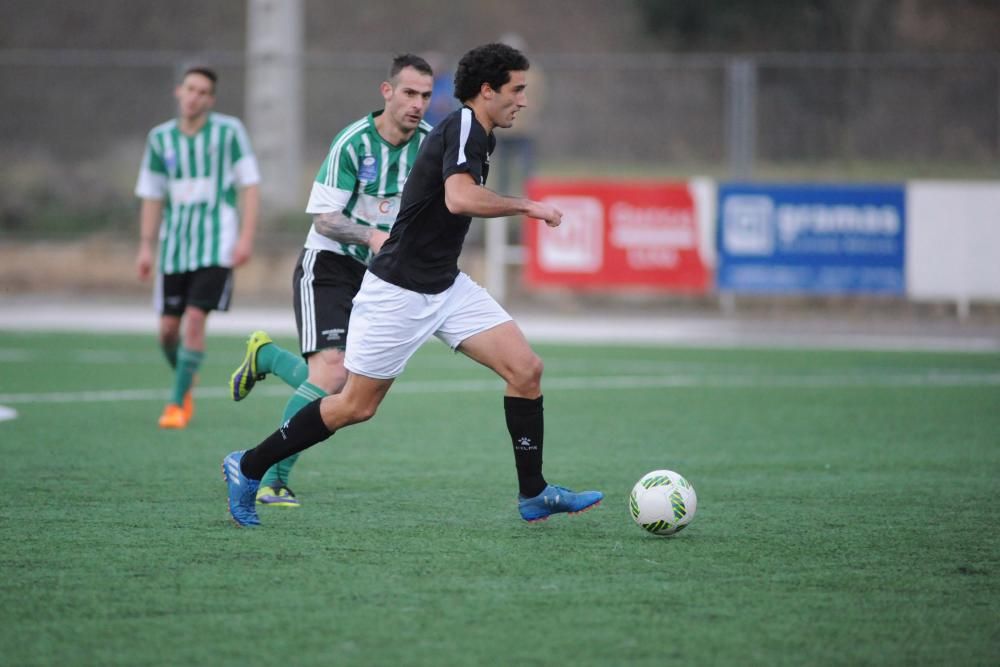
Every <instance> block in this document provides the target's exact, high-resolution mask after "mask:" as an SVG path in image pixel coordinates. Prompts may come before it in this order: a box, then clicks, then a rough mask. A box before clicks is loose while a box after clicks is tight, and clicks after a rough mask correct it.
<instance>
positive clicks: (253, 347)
mask: <svg viewBox="0 0 1000 667" xmlns="http://www.w3.org/2000/svg"><path fill="white" fill-rule="evenodd" d="M272 342H273V341H272V340H271V337H270V336H268V335H267V334H266V333H264V332H263V331H254V332H253V333H252V334H250V338H248V339H247V353H246V355H245V356H244V357H243V363H241V364H240V365H239V367H238V368H237V369H236V370H235V371H233V374H232V375H231V376H230V378H229V394H230V395H231V396H232V397H233V400H234V401H242V400H243V399H244V398H246V397H247V395H249V394H250V390H251V389H253V386H254V385H255V384H256V383H257V382H258V381H259V380H263V379H264V378H265V377H267V373H262V372H261V371H260V369H259V368H257V352H259V351H260V348H262V347H264V346H265V345H270V344H271V343H272Z"/></svg>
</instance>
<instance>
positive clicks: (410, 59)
mask: <svg viewBox="0 0 1000 667" xmlns="http://www.w3.org/2000/svg"><path fill="white" fill-rule="evenodd" d="M432 88H433V71H432V70H431V66H430V65H429V64H428V63H427V61H425V60H424V59H423V58H421V57H419V56H415V55H413V54H404V55H400V56H397V57H396V58H395V59H393V61H392V65H391V67H390V69H389V77H388V79H387V80H386V81H383V82H382V85H381V87H380V90H381V93H382V98H383V100H384V106H383V108H382V110H380V111H374V112H372V113H370V114H368V115H367V116H365V117H364V118H361V119H360V120H358V121H355V122H354V123H351V124H350V125H348V126H347V127H346V128H344V129H343V130H342V131H341V132H340V134H338V135H337V136H336V138H334V140H333V143H332V144H331V146H330V152H329V154H328V155H327V158H326V160H325V161H324V162H323V164H322V165H321V166H320V169H319V172H318V173H317V174H316V180H315V182H313V186H312V192H311V194H310V195H309V203H308V205H307V206H306V212H307V213H312V214H313V225H312V229H310V231H309V235H308V236H307V237H306V242H305V248H304V249H303V250H302V253H301V254H300V255H299V261H298V263H297V264H296V266H295V272H294V276H293V290H294V294H295V324H296V326H297V328H298V332H299V349H300V350H301V352H302V356H303V357H305V358H306V360H307V362H308V368H307V366H306V363H305V362H303V361H302V358H301V357H299V356H298V355H294V354H292V353H291V352H289V351H287V350H284V349H282V348H281V347H279V346H277V345H275V344H274V343H273V342H272V341H271V338H270V337H269V336H268V335H267V334H266V333H265V332H263V331H257V332H254V333H253V334H251V336H250V339H249V341H248V343H247V351H246V356H245V358H244V360H243V363H242V364H241V365H240V367H239V368H237V369H236V371H235V372H234V373H233V375H232V378H231V380H230V391H231V394H232V397H233V400H236V401H239V400H242V399H243V398H245V397H246V395H247V394H248V393H249V392H250V390H251V389H252V388H253V385H254V383H255V382H256V381H257V380H260V379H263V378H264V377H266V376H267V374H268V373H274V374H275V375H277V376H279V377H280V378H281V379H282V380H284V381H285V382H286V383H288V384H289V385H290V386H292V387H293V388H295V393H294V394H293V395H292V397H291V398H290V399H289V400H288V403H287V405H286V406H285V411H284V414H283V415H282V418H281V421H282V423H284V422H285V421H287V420H288V419H290V418H291V417H292V415H294V414H295V413H296V412H298V411H299V410H300V409H301V408H302V407H303V406H305V405H307V404H308V403H310V402H312V401H313V400H315V399H317V398H320V397H322V396H326V395H327V394H335V393H337V392H339V391H340V390H341V389H342V388H343V386H344V382H345V381H346V380H347V371H345V370H344V346H345V344H346V342H347V325H348V322H349V320H350V317H351V301H352V299H354V295H355V294H357V292H358V288H359V287H360V286H361V279H362V277H363V276H364V273H365V267H366V266H367V264H368V260H369V259H370V258H371V256H372V255H373V254H374V253H376V252H378V250H379V248H380V247H381V246H382V242H383V241H384V240H385V239H386V237H387V236H388V231H389V229H390V228H391V227H392V223H393V222H394V221H395V219H396V215H397V214H398V213H399V201H400V197H401V195H402V191H403V184H404V183H405V182H406V178H407V176H409V173H410V169H411V168H412V167H413V164H414V162H416V158H417V152H418V151H419V149H420V145H421V144H422V143H423V141H424V138H425V137H426V136H427V133H428V132H429V131H430V126H429V125H428V124H427V123H425V122H423V118H424V114H425V113H426V112H427V108H428V105H429V103H430V100H431V91H432ZM296 459H298V454H295V455H293V456H290V457H288V458H287V459H285V460H283V461H281V462H279V463H277V464H276V465H274V466H272V467H271V468H270V470H268V471H267V474H266V475H265V476H264V479H263V482H262V483H261V487H260V490H259V492H258V494H257V502H258V504H261V505H272V506H277V507H296V506H298V504H299V501H298V499H297V498H296V497H295V494H294V493H293V492H292V490H291V489H290V488H289V487H288V478H289V475H290V474H291V470H292V466H293V465H295V461H296Z"/></svg>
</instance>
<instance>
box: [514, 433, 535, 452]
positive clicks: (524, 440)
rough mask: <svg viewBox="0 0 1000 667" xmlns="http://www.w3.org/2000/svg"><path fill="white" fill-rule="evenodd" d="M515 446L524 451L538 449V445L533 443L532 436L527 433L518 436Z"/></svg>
mask: <svg viewBox="0 0 1000 667" xmlns="http://www.w3.org/2000/svg"><path fill="white" fill-rule="evenodd" d="M514 446H515V447H517V448H518V449H520V450H522V451H526V452H530V451H533V450H536V449H538V447H536V446H535V445H533V444H532V442H531V438H529V437H528V436H526V435H522V436H521V437H520V438H518V439H517V444H516V445H514Z"/></svg>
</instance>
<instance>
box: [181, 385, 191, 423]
mask: <svg viewBox="0 0 1000 667" xmlns="http://www.w3.org/2000/svg"><path fill="white" fill-rule="evenodd" d="M181 409H182V410H184V421H185V422H189V421H191V417H194V396H193V395H192V390H191V389H188V390H187V393H186V394H184V405H182V406H181Z"/></svg>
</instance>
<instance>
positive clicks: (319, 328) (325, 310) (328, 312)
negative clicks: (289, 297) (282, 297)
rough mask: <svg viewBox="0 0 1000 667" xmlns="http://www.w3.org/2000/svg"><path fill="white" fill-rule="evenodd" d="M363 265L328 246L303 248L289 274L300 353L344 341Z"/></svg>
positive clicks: (340, 346)
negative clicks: (314, 248) (316, 248)
mask: <svg viewBox="0 0 1000 667" xmlns="http://www.w3.org/2000/svg"><path fill="white" fill-rule="evenodd" d="M364 276H365V266H364V264H362V263H361V262H359V261H357V260H356V259H352V258H351V257H346V256H344V255H338V254H337V253H335V252H330V251H328V250H312V249H310V248H305V249H303V251H302V254H301V255H299V261H298V263H297V264H296V265H295V273H294V274H293V276H292V290H293V292H294V294H295V326H296V327H298V330H299V349H301V350H302V356H309V355H310V354H312V353H313V352H316V351H318V350H325V349H328V348H339V349H341V350H343V349H344V347H345V346H346V345H347V324H348V322H349V321H350V319H351V306H352V305H353V301H354V295H355V294H357V293H358V290H359V289H361V279H362V278H364Z"/></svg>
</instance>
